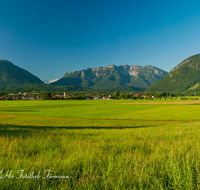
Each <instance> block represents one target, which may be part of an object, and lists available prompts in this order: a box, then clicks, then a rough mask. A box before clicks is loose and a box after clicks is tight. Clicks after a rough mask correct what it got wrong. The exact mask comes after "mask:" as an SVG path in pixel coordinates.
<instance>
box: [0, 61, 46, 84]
mask: <svg viewBox="0 0 200 190" xmlns="http://www.w3.org/2000/svg"><path fill="white" fill-rule="evenodd" d="M29 83H35V84H43V82H42V81H41V80H40V79H39V78H38V77H36V76H34V75H33V74H31V73H29V72H28V71H26V70H24V69H22V68H19V67H18V66H16V65H14V64H13V63H11V62H10V61H6V60H3V59H0V87H1V88H3V87H8V86H16V85H23V84H29Z"/></svg>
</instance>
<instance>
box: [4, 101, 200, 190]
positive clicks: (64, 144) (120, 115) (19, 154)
mask: <svg viewBox="0 0 200 190" xmlns="http://www.w3.org/2000/svg"><path fill="white" fill-rule="evenodd" d="M0 146H1V149H0V170H1V174H0V189H200V186H199V184H200V100H199V101H198V100H188V101H187V100H183V101H181V100H180V99H177V100H170V99H169V100H157V101H156V100H153V101H152V100H149V101H147V100H140V101H135V100H105V101H104V100H98V101H95V100H92V101H86V100H82V101H81V100H80V101H1V102H0ZM19 170H24V173H23V175H22V171H19ZM45 170H51V172H50V171H46V173H45ZM33 172H34V174H33ZM48 172H50V174H51V175H52V176H54V178H53V177H50V176H47V175H48ZM6 174H7V177H5V176H6ZM26 174H27V175H26ZM20 175H22V177H21V178H17V177H20ZM31 175H32V176H31ZM38 175H39V176H38ZM12 176H14V177H13V178H12ZM33 176H35V178H33ZM37 176H38V177H37ZM61 176H63V178H61Z"/></svg>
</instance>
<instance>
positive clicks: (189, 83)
mask: <svg viewBox="0 0 200 190" xmlns="http://www.w3.org/2000/svg"><path fill="white" fill-rule="evenodd" d="M199 84H200V54H196V55H193V56H190V57H188V58H187V59H185V60H183V61H182V62H181V63H179V64H178V65H177V66H176V67H174V68H173V69H172V70H171V71H170V72H169V73H168V74H167V75H166V76H165V77H163V78H162V79H161V80H160V81H158V82H157V83H155V84H154V85H152V86H150V87H149V88H148V89H146V91H147V92H160V91H169V92H192V91H200V87H199V86H200V85H199Z"/></svg>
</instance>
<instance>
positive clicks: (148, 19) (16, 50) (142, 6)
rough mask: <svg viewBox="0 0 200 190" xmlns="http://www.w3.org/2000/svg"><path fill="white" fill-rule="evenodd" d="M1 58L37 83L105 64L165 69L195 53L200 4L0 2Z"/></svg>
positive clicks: (136, 0)
mask: <svg viewBox="0 0 200 190" xmlns="http://www.w3.org/2000/svg"><path fill="white" fill-rule="evenodd" d="M0 7H1V11H0V58H1V59H6V60H9V61H11V62H13V63H14V64H15V65H17V66H19V67H22V68H24V69H26V70H28V71H29V72H31V73H33V74H34V75H36V76H38V77H39V78H40V79H42V80H45V79H47V80H51V79H55V78H61V77H62V76H63V75H64V73H66V72H68V71H71V72H73V71H75V70H81V69H87V68H93V67H100V66H106V65H111V64H115V65H125V64H128V65H140V66H145V65H153V66H156V67H158V68H162V69H164V70H166V71H170V70H171V69H173V68H174V67H175V66H176V65H177V64H179V63H180V62H181V61H183V60H184V59H186V58H188V57H189V56H192V55H194V54H197V53H200V50H199V44H200V37H199V36H200V35H199V34H200V9H199V7H200V2H199V1H192V0H190V1H184V0H180V1H179V0H176V1H171V0H167V1H166V0H162V1H161V0H158V1H155V0H148V1H147V0H142V1H140V0H131V1H129V0H127V1H126V0H124V1H118V0H113V1H111V0H105V1H104V0H69V1H68V0H57V1H55V0H28V1H27V0H18V1H16V0H6V1H5V0H0Z"/></svg>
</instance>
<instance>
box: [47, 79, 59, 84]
mask: <svg viewBox="0 0 200 190" xmlns="http://www.w3.org/2000/svg"><path fill="white" fill-rule="evenodd" d="M57 80H59V79H53V80H43V82H44V83H45V84H50V83H52V82H56V81H57Z"/></svg>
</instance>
